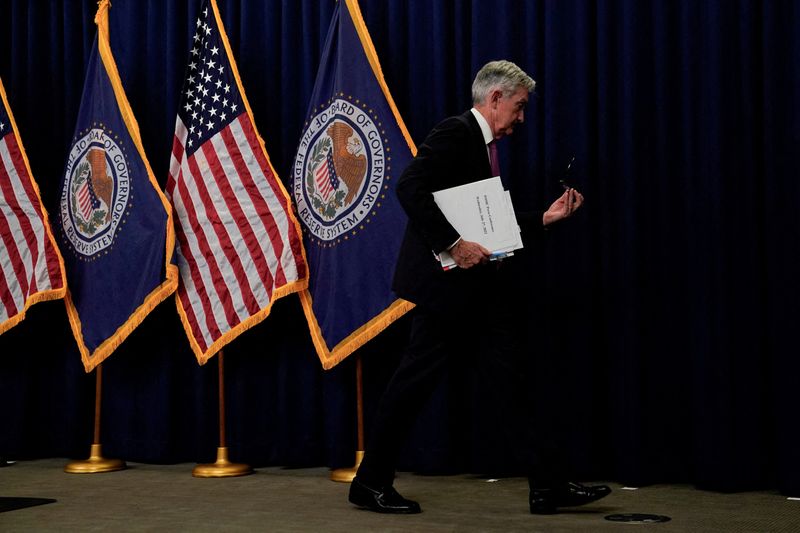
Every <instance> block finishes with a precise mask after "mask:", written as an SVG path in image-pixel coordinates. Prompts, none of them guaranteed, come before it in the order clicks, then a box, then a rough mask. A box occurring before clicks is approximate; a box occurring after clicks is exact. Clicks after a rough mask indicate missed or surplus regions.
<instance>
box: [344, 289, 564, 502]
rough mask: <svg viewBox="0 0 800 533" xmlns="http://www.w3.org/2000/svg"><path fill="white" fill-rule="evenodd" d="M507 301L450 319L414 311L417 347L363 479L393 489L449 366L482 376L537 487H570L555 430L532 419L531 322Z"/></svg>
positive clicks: (385, 409) (383, 412)
mask: <svg viewBox="0 0 800 533" xmlns="http://www.w3.org/2000/svg"><path fill="white" fill-rule="evenodd" d="M506 296H508V295H506ZM510 297H511V298H512V299H513V295H512V296H510ZM502 299H503V295H502V294H500V293H492V294H491V295H488V296H487V295H484V297H481V298H476V305H475V306H470V309H458V310H453V312H450V313H442V312H439V311H435V310H432V309H429V308H426V307H424V306H417V308H416V309H414V311H412V313H414V315H413V318H412V325H411V338H410V342H409V345H408V347H407V349H406V351H405V353H404V355H403V357H402V359H401V362H400V364H399V366H398V368H397V370H396V372H395V374H394V375H393V377H392V378H391V380H390V381H389V384H388V385H387V388H386V390H385V392H384V394H383V396H382V398H381V401H380V404H379V407H378V410H377V414H376V417H375V420H374V422H373V425H372V428H371V431H370V435H369V439H368V441H367V446H366V450H365V454H364V458H363V460H362V462H361V466H360V467H359V470H358V474H357V475H358V478H359V480H360V481H362V482H364V483H366V484H368V485H371V486H376V487H379V486H386V485H391V484H392V482H393V480H394V475H395V469H396V464H397V460H398V456H399V454H400V451H401V449H402V447H403V446H404V444H405V442H406V440H407V438H408V435H409V433H410V431H411V429H412V426H413V424H414V422H415V420H416V418H417V416H418V415H419V413H420V411H421V410H422V408H423V407H424V406H425V403H426V402H427V401H428V399H429V398H430V396H431V393H432V392H433V390H434V389H435V387H436V386H437V384H438V383H439V382H440V381H441V379H442V378H443V374H444V372H445V369H446V367H447V365H448V363H455V364H471V365H474V367H475V368H474V370H475V371H477V372H479V376H480V379H481V380H482V382H483V383H485V387H484V390H485V391H486V395H487V396H491V397H492V398H490V399H489V400H491V401H492V403H493V404H494V405H495V406H496V411H497V415H498V417H499V421H500V424H499V427H502V428H503V431H504V434H503V435H501V437H502V438H503V439H504V441H505V442H506V443H507V446H508V448H509V449H510V450H511V451H512V452H513V454H514V456H515V459H516V461H517V463H518V466H519V468H520V471H521V472H524V473H526V474H527V475H528V477H529V480H530V481H531V485H532V486H542V487H546V486H552V484H553V483H557V482H560V481H562V479H561V477H562V476H563V475H564V473H563V472H562V470H561V461H560V459H559V457H558V452H557V450H558V447H557V445H556V442H557V440H558V439H557V438H555V436H554V435H552V434H551V429H552V427H553V424H552V423H549V422H548V421H547V417H534V416H533V414H532V413H533V410H532V409H531V402H530V397H531V395H530V394H529V392H530V391H529V383H530V382H529V380H528V379H527V372H526V369H527V368H529V367H530V366H531V365H529V364H528V363H529V362H530V361H525V358H528V359H529V358H530V357H532V355H531V353H530V351H527V350H522V349H521V343H520V342H519V340H518V339H519V337H520V335H519V333H520V331H519V329H520V328H521V327H524V321H520V320H519V318H520V317H519V316H518V315H517V313H516V312H515V310H514V308H513V306H510V305H509V304H508V302H507V301H506V302H503V301H502ZM544 407H546V406H544ZM537 411H539V412H541V411H542V409H538V410H537ZM545 411H546V409H545Z"/></svg>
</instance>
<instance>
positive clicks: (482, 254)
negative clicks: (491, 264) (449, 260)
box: [448, 239, 492, 268]
mask: <svg viewBox="0 0 800 533" xmlns="http://www.w3.org/2000/svg"><path fill="white" fill-rule="evenodd" d="M448 251H449V252H450V255H451V256H452V257H453V259H454V260H455V262H456V265H458V266H459V267H460V268H470V267H474V266H475V265H477V264H479V263H485V262H487V261H488V260H489V256H491V255H492V254H491V252H490V251H489V250H487V249H486V248H484V247H483V246H481V245H480V244H478V243H477V242H472V241H466V240H464V239H461V240H459V241H458V242H457V243H456V244H455V246H453V247H452V248H450V250H448Z"/></svg>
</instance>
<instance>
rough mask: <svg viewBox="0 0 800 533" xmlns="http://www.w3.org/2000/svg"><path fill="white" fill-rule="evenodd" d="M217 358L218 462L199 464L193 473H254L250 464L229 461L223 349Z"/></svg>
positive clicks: (216, 474)
mask: <svg viewBox="0 0 800 533" xmlns="http://www.w3.org/2000/svg"><path fill="white" fill-rule="evenodd" d="M217 359H218V360H219V365H218V366H219V447H218V448H217V462H216V463H212V464H203V465H197V466H196V467H194V470H192V475H193V476H194V477H234V476H246V475H247V474H252V473H253V469H252V468H250V465H246V464H242V463H231V462H229V461H228V447H227V446H226V444H225V370H224V368H225V364H224V362H223V354H222V351H221V350H220V352H219V355H217Z"/></svg>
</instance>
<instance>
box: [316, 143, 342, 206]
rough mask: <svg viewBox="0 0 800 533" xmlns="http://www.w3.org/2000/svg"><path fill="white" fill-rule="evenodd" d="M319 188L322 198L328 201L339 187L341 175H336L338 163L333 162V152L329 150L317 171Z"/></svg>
mask: <svg viewBox="0 0 800 533" xmlns="http://www.w3.org/2000/svg"><path fill="white" fill-rule="evenodd" d="M315 174H316V177H317V188H318V189H319V192H321V193H322V199H323V200H324V201H326V202H327V201H328V198H330V197H331V193H332V192H333V191H335V190H336V189H337V188H338V187H339V176H337V175H336V165H334V163H333V154H331V152H330V151H329V152H328V156H327V157H326V158H325V162H324V163H320V165H319V166H318V167H317V171H316V172H315Z"/></svg>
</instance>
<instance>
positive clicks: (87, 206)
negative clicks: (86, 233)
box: [78, 178, 92, 220]
mask: <svg viewBox="0 0 800 533" xmlns="http://www.w3.org/2000/svg"><path fill="white" fill-rule="evenodd" d="M78 209H80V211H81V216H82V217H83V218H84V220H88V219H89V216H91V214H92V194H91V191H90V189H89V178H86V180H84V182H83V183H81V186H80V187H79V188H78Z"/></svg>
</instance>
